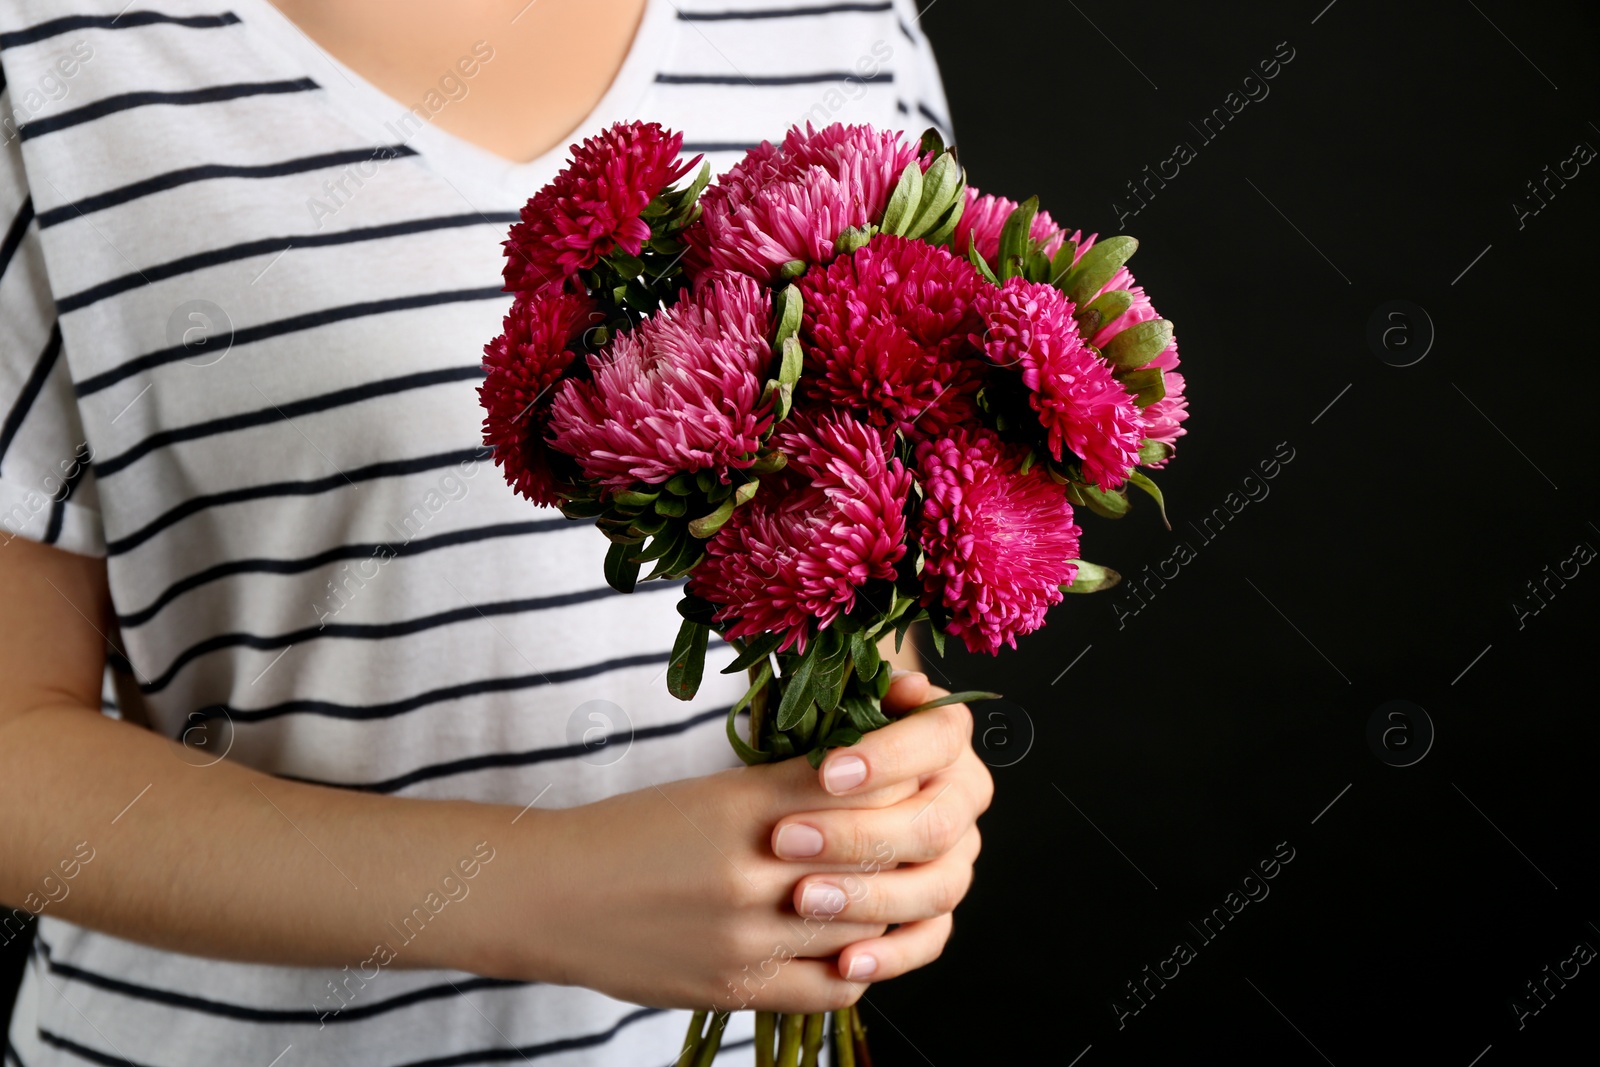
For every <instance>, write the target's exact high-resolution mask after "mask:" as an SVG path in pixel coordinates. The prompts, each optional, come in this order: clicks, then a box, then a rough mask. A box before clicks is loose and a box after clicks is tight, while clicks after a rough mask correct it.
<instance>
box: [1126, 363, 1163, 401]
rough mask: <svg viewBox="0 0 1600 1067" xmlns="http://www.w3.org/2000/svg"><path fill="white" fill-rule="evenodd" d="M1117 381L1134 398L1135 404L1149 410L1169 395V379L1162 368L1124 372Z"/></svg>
mask: <svg viewBox="0 0 1600 1067" xmlns="http://www.w3.org/2000/svg"><path fill="white" fill-rule="evenodd" d="M1117 381H1119V382H1121V383H1122V387H1123V388H1124V389H1126V390H1127V391H1128V393H1129V394H1130V395H1131V396H1132V397H1133V402H1134V403H1135V404H1138V405H1139V406H1140V407H1142V408H1147V407H1149V406H1150V405H1151V404H1154V403H1155V402H1156V401H1157V400H1160V399H1162V398H1163V397H1165V396H1166V395H1167V379H1166V375H1165V374H1163V372H1162V370H1161V368H1160V367H1140V368H1139V369H1138V370H1128V371H1123V372H1122V373H1121V374H1119V375H1117Z"/></svg>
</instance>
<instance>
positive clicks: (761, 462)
mask: <svg viewBox="0 0 1600 1067" xmlns="http://www.w3.org/2000/svg"><path fill="white" fill-rule="evenodd" d="M788 465H789V457H788V456H786V455H784V454H783V453H782V452H768V453H767V454H766V455H764V456H762V457H761V458H760V459H758V460H756V461H755V463H753V464H751V466H750V473H752V474H772V473H774V472H776V471H781V470H783V468H785V467H787V466H788Z"/></svg>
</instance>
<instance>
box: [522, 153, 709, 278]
mask: <svg viewBox="0 0 1600 1067" xmlns="http://www.w3.org/2000/svg"><path fill="white" fill-rule="evenodd" d="M682 147H683V135H682V134H681V133H672V132H670V131H668V130H665V129H663V128H662V127H661V126H660V125H659V124H657V123H654V122H630V123H623V122H619V123H617V124H616V125H614V126H612V127H611V128H610V129H607V130H606V131H604V132H603V133H601V134H599V135H598V136H595V137H591V138H589V139H588V140H586V141H584V142H583V143H582V144H576V145H573V146H572V149H571V151H572V160H571V162H570V163H568V164H567V167H566V169H565V170H563V171H562V172H561V173H560V174H558V175H556V176H555V178H554V179H553V180H552V181H551V182H550V184H548V185H546V186H545V187H544V188H543V189H541V190H539V192H538V193H536V194H535V195H534V197H533V199H531V200H529V201H528V203H527V204H526V205H525V206H524V207H523V209H522V221H521V222H519V223H517V224H516V225H514V226H512V227H511V235H510V238H509V239H508V240H507V241H506V242H505V248H506V265H505V287H506V289H507V290H508V291H513V292H540V291H543V290H545V289H552V288H556V289H559V288H560V287H561V286H562V285H564V284H565V283H566V280H567V279H568V278H570V277H571V276H572V275H574V274H576V273H577V272H578V271H580V270H586V269H588V268H589V267H592V266H594V265H595V264H596V263H597V262H599V261H600V257H602V256H604V255H607V254H608V253H610V252H611V251H612V250H613V249H617V248H620V249H622V250H623V251H624V252H627V253H628V254H629V255H638V254H639V249H640V248H642V247H643V246H644V243H645V242H646V241H648V240H649V239H650V224H649V223H647V222H645V221H644V219H642V218H641V217H640V215H641V213H642V212H643V211H644V209H645V207H646V206H647V205H648V204H649V203H650V201H652V200H654V199H655V198H656V195H657V194H659V193H660V192H661V190H663V189H665V188H666V187H667V186H668V185H671V184H672V183H673V182H675V181H677V180H678V179H679V178H681V177H683V176H684V175H685V174H687V173H688V172H689V170H690V169H691V168H693V167H694V165H695V164H696V163H698V162H699V159H700V157H698V156H696V157H695V158H694V159H693V160H690V161H688V162H679V161H678V152H679V151H680V150H681V149H682Z"/></svg>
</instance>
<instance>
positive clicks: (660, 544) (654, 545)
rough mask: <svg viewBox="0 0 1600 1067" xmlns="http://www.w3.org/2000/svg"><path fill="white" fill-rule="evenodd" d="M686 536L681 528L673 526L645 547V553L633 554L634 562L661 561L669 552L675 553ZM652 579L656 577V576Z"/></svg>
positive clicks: (657, 535)
mask: <svg viewBox="0 0 1600 1067" xmlns="http://www.w3.org/2000/svg"><path fill="white" fill-rule="evenodd" d="M684 536H686V535H685V534H684V532H683V527H681V526H673V527H670V528H668V529H666V530H663V531H662V532H661V533H659V534H656V536H655V539H654V540H652V541H651V542H650V543H649V544H648V545H646V546H645V549H644V551H643V552H635V553H634V554H633V556H632V559H633V562H635V563H649V562H650V561H651V560H653V559H660V558H661V557H662V556H665V555H667V554H668V553H669V552H673V551H675V550H676V549H677V547H678V542H679V541H680V540H681V539H682V538H683V537H684ZM651 577H654V575H652V576H651Z"/></svg>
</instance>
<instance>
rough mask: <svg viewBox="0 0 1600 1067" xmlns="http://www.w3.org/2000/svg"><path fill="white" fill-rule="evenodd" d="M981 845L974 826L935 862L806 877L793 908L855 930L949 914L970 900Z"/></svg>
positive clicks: (810, 916) (802, 913) (795, 894)
mask: <svg viewBox="0 0 1600 1067" xmlns="http://www.w3.org/2000/svg"><path fill="white" fill-rule="evenodd" d="M980 845H981V842H980V839H979V836H978V828H977V827H976V826H974V827H973V828H972V829H970V830H968V831H967V834H966V836H965V837H963V838H962V839H961V841H960V842H959V843H958V844H957V845H956V847H955V848H953V849H951V850H950V851H949V852H947V853H945V854H944V855H943V856H941V857H940V858H939V859H937V860H934V861H933V862H931V863H918V864H914V865H912V866H908V867H901V868H898V869H896V870H892V871H880V872H878V873H876V874H870V875H869V874H857V873H855V872H853V871H846V872H843V873H832V874H812V875H807V876H806V877H804V878H802V879H801V880H800V883H799V884H798V885H796V886H795V889H794V909H795V911H797V912H799V914H800V917H801V918H802V919H813V920H814V919H816V918H821V917H827V918H830V919H831V920H832V921H833V922H836V923H850V924H852V925H854V924H862V923H882V924H893V923H907V922H915V921H917V920H919V919H932V918H935V917H937V916H940V915H944V914H946V913H948V912H950V911H952V910H954V908H955V906H956V905H957V904H959V903H960V902H961V899H962V898H963V897H965V896H966V895H967V890H968V888H969V887H971V885H972V863H973V861H974V860H976V859H977V858H978V849H979V847H980ZM841 928H842V927H841ZM807 955H812V953H807Z"/></svg>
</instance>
